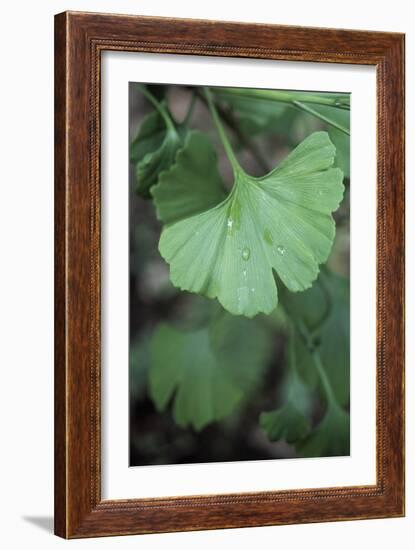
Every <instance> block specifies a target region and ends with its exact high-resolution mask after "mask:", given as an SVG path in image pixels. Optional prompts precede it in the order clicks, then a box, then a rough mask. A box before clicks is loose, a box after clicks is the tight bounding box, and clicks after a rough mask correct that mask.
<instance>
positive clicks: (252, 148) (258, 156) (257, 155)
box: [196, 91, 271, 173]
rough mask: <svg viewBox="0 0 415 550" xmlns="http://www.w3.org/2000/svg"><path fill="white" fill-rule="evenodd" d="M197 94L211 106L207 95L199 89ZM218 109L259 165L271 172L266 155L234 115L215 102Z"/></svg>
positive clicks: (265, 170) (224, 120)
mask: <svg viewBox="0 0 415 550" xmlns="http://www.w3.org/2000/svg"><path fill="white" fill-rule="evenodd" d="M196 94H197V96H198V97H199V99H200V100H201V101H202V102H203V103H204V104H205V105H206V106H207V107H209V104H208V102H207V100H206V97H205V96H204V95H203V94H202V93H200V92H199V91H196ZM215 107H216V110H217V112H218V114H219V116H220V118H221V119H222V120H223V122H225V124H226V125H227V126H228V128H230V129H231V130H232V132H233V133H234V134H235V136H236V137H237V138H238V140H239V142H240V144H241V145H243V146H244V147H245V148H246V149H248V150H249V152H250V153H251V155H252V157H253V158H254V159H255V161H256V162H257V164H258V166H259V167H260V168H261V169H262V170H263V171H264V172H265V173H268V172H270V170H271V169H270V167H269V166H268V163H267V161H266V160H265V158H264V156H263V155H262V153H261V150H260V149H259V147H258V146H257V145H256V143H254V141H252V139H250V138H249V137H248V136H247V135H246V134H245V133H244V132H243V131H242V130H241V128H240V127H239V125H238V124H237V122H236V121H235V119H234V117H233V116H232V114H231V113H230V112H229V111H226V110H225V109H223V108H222V107H221V106H220V105H218V104H217V103H215Z"/></svg>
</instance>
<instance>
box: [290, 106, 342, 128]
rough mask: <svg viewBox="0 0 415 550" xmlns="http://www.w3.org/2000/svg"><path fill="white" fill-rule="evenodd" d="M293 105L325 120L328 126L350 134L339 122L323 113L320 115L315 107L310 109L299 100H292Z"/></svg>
mask: <svg viewBox="0 0 415 550" xmlns="http://www.w3.org/2000/svg"><path fill="white" fill-rule="evenodd" d="M292 103H293V105H295V106H296V107H297V108H298V109H300V110H301V111H305V112H306V113H309V114H310V115H313V116H315V117H316V118H319V119H320V120H322V121H323V122H325V123H326V124H330V126H333V127H334V128H337V129H338V130H340V131H341V132H343V133H344V134H346V135H348V136H350V132H349V130H348V129H347V128H345V127H344V126H342V125H341V124H339V123H338V122H336V121H334V120H332V119H331V118H328V117H326V116H324V115H322V114H321V113H319V112H318V111H316V110H315V109H312V108H311V107H309V106H308V105H305V104H304V103H302V102H301V101H293V102H292Z"/></svg>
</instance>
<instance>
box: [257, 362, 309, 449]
mask: <svg viewBox="0 0 415 550" xmlns="http://www.w3.org/2000/svg"><path fill="white" fill-rule="evenodd" d="M284 389H285V392H286V393H287V394H288V398H287V400H286V402H285V403H284V404H283V405H282V406H281V407H280V408H278V409H275V410H273V411H270V412H263V413H261V415H260V417H259V423H260V426H261V428H262V429H263V430H264V431H265V432H266V434H267V436H268V439H269V440H270V441H279V440H280V439H284V440H285V441H287V443H294V442H295V441H298V440H299V439H303V438H304V437H305V436H306V435H307V434H308V433H309V431H310V428H311V424H310V420H309V418H308V415H309V412H310V410H309V409H310V394H309V391H308V389H307V388H306V386H305V385H304V384H303V383H302V382H301V380H300V378H299V377H298V375H297V374H296V373H295V372H294V373H292V374H291V376H290V377H289V380H288V382H287V384H286V386H285V388H284Z"/></svg>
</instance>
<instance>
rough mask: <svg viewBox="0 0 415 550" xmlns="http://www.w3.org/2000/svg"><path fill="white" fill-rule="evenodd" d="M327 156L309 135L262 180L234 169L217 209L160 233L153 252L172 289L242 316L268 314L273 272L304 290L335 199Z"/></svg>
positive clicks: (337, 173) (321, 253)
mask: <svg viewBox="0 0 415 550" xmlns="http://www.w3.org/2000/svg"><path fill="white" fill-rule="evenodd" d="M334 156H335V148H334V146H333V144H332V143H331V141H330V139H329V137H328V135H327V133H326V132H316V133H314V134H312V135H311V136H309V137H308V138H306V139H305V140H304V141H303V142H302V143H300V145H298V147H297V148H296V149H294V151H293V152H292V153H291V154H290V155H289V156H288V157H287V158H286V159H285V160H284V161H283V162H281V164H280V165H279V166H277V167H276V168H275V169H274V170H272V171H271V172H270V173H269V174H267V175H266V176H263V177H261V178H256V177H251V176H249V175H247V174H246V173H245V172H244V171H242V169H236V170H235V182H234V186H233V188H232V191H231V192H230V194H229V195H228V197H227V198H226V199H225V200H224V201H223V202H221V203H220V204H218V205H217V206H215V207H213V208H211V209H209V210H206V211H204V212H202V213H200V214H196V215H193V216H190V217H188V218H185V219H182V220H180V221H178V222H176V223H173V224H171V225H169V226H168V227H165V228H164V230H163V232H162V235H161V238H160V244H159V250H160V253H161V255H162V256H163V258H164V259H165V260H166V261H167V262H168V263H169V264H170V280H171V281H172V283H173V284H174V285H175V286H176V287H178V288H181V289H182V290H188V291H190V292H195V293H199V294H203V295H205V296H207V297H209V298H217V299H218V300H219V302H220V303H221V304H222V305H223V307H224V308H225V309H227V310H228V311H229V312H230V313H232V314H234V315H245V316H247V317H253V316H254V315H256V314H258V313H260V312H263V313H270V312H271V311H273V309H275V307H276V305H277V303H278V294H277V286H276V283H275V279H274V274H273V271H275V272H276V273H277V274H278V275H279V277H280V279H281V280H282V282H283V283H284V285H285V286H286V287H287V288H288V289H289V290H291V291H301V290H305V289H306V288H308V287H310V286H311V284H312V282H313V281H314V280H315V279H316V277H317V275H318V272H319V264H321V263H323V262H325V261H326V260H327V257H328V255H329V253H330V250H331V247H332V244H333V239H334V234H335V225H334V221H333V218H332V216H331V213H332V212H333V211H334V210H336V209H337V208H338V206H339V204H340V201H341V199H342V197H343V190H344V187H343V183H342V180H343V174H342V172H341V170H339V169H337V168H331V166H332V164H333V161H334ZM198 177H200V178H202V177H203V173H199V174H198ZM205 177H206V175H205Z"/></svg>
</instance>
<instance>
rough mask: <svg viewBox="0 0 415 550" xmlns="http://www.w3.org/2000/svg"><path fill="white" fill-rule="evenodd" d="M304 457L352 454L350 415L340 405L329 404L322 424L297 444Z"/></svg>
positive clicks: (299, 452)
mask: <svg viewBox="0 0 415 550" xmlns="http://www.w3.org/2000/svg"><path fill="white" fill-rule="evenodd" d="M296 450H297V452H298V454H300V455H301V456H304V457H320V456H346V455H349V454H350V416H349V414H348V413H346V412H345V411H344V410H343V409H341V408H340V407H339V406H338V405H335V404H331V405H329V407H328V409H327V411H326V413H325V415H324V417H323V419H322V420H321V422H320V424H318V426H317V427H316V428H315V430H313V431H312V432H311V433H310V434H309V435H308V436H307V437H306V438H305V439H303V440H301V441H299V442H298V443H297V444H296Z"/></svg>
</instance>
